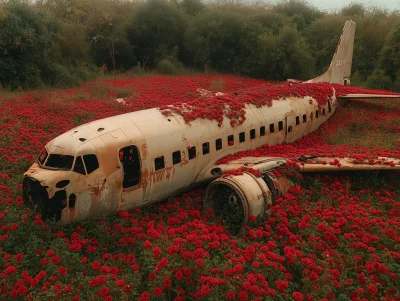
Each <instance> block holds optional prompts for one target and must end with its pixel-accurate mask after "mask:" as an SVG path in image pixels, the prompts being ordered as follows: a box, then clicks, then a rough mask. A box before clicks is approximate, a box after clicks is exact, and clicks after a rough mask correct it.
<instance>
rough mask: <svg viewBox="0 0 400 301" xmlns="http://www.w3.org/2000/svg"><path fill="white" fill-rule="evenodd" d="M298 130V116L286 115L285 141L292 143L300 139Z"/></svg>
mask: <svg viewBox="0 0 400 301" xmlns="http://www.w3.org/2000/svg"><path fill="white" fill-rule="evenodd" d="M298 134H299V133H298V131H296V117H295V116H294V115H287V116H286V137H285V142H286V143H290V142H293V141H295V140H296V139H298V138H299V137H297V136H298Z"/></svg>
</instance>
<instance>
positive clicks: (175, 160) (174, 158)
mask: <svg viewBox="0 0 400 301" xmlns="http://www.w3.org/2000/svg"><path fill="white" fill-rule="evenodd" d="M181 161H182V160H181V151H176V152H173V153H172V164H174V165H175V164H178V163H181Z"/></svg>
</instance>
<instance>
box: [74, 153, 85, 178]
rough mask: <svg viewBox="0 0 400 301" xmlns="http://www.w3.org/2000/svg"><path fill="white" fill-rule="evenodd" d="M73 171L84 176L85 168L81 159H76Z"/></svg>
mask: <svg viewBox="0 0 400 301" xmlns="http://www.w3.org/2000/svg"><path fill="white" fill-rule="evenodd" d="M74 171H75V172H77V173H80V174H82V175H86V172H85V167H84V166H83V161H82V157H76V160H75V165H74Z"/></svg>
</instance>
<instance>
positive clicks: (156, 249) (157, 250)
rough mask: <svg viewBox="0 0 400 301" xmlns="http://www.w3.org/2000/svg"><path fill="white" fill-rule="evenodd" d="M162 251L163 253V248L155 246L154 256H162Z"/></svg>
mask: <svg viewBox="0 0 400 301" xmlns="http://www.w3.org/2000/svg"><path fill="white" fill-rule="evenodd" d="M161 253H162V251H161V249H160V248H159V247H155V248H153V257H154V258H158V257H160V256H161Z"/></svg>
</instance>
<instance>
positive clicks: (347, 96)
mask: <svg viewBox="0 0 400 301" xmlns="http://www.w3.org/2000/svg"><path fill="white" fill-rule="evenodd" d="M336 97H337V98H340V99H384V98H392V99H393V98H394V99H400V94H398V95H396V94H362V93H352V94H345V95H337V96H336Z"/></svg>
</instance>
